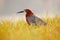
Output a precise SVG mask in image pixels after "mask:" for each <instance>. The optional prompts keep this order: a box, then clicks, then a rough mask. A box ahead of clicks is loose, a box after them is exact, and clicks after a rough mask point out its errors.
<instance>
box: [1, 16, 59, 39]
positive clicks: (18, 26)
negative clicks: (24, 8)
mask: <svg viewBox="0 0 60 40" xmlns="http://www.w3.org/2000/svg"><path fill="white" fill-rule="evenodd" d="M44 20H45V21H46V22H47V25H46V26H43V25H39V26H29V25H28V24H27V23H26V22H25V21H22V20H21V21H20V20H19V21H17V22H11V21H8V20H2V21H1V22H0V40H60V18H59V17H54V18H46V19H44Z"/></svg>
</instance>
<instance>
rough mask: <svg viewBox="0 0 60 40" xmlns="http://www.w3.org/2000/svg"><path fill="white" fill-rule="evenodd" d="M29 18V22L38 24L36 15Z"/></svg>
mask: <svg viewBox="0 0 60 40" xmlns="http://www.w3.org/2000/svg"><path fill="white" fill-rule="evenodd" d="M27 19H28V21H29V23H30V24H32V23H33V24H36V21H35V16H31V17H29V18H27Z"/></svg>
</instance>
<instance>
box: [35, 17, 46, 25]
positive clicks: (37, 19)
mask: <svg viewBox="0 0 60 40" xmlns="http://www.w3.org/2000/svg"><path fill="white" fill-rule="evenodd" d="M35 21H36V24H39V23H40V24H43V25H46V23H45V22H44V21H43V20H42V19H40V18H38V17H36V16H35Z"/></svg>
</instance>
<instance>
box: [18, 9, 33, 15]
mask: <svg viewBox="0 0 60 40" xmlns="http://www.w3.org/2000/svg"><path fill="white" fill-rule="evenodd" d="M23 12H26V14H27V15H33V12H32V11H31V10H30V9H24V10H22V11H19V12H17V13H23Z"/></svg>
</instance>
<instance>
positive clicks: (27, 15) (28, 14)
mask: <svg viewBox="0 0 60 40" xmlns="http://www.w3.org/2000/svg"><path fill="white" fill-rule="evenodd" d="M33 15H34V14H33V13H27V14H26V17H30V16H33Z"/></svg>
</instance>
